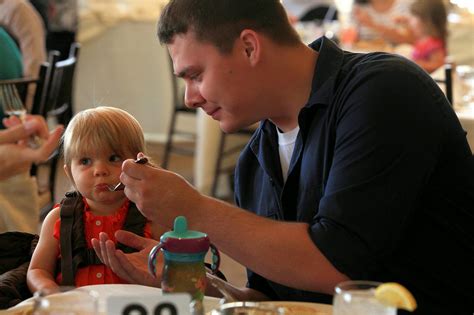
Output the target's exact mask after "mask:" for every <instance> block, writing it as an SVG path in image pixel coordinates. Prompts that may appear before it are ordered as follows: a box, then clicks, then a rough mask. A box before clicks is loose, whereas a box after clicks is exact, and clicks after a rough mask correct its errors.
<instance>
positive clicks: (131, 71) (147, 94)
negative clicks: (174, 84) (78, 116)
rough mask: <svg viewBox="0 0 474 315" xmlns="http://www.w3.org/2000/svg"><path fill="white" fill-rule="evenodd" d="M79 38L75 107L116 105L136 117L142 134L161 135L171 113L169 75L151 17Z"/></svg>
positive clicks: (154, 136) (162, 135)
mask: <svg viewBox="0 0 474 315" xmlns="http://www.w3.org/2000/svg"><path fill="white" fill-rule="evenodd" d="M81 44H82V47H81V51H80V56H79V63H78V68H77V74H76V86H75V95H74V101H75V109H76V111H80V110H83V109H86V108H90V107H95V106H98V105H107V106H114V107H119V108H122V109H124V110H126V111H128V112H130V113H131V114H132V115H133V116H135V117H136V118H137V120H138V121H139V122H140V123H141V124H142V127H143V129H144V131H145V133H146V134H147V138H148V139H157V140H162V139H164V135H165V134H166V131H167V128H168V123H169V118H170V115H171V106H172V105H171V79H170V69H169V64H168V60H167V53H168V52H167V51H166V50H165V48H164V47H162V46H161V45H160V44H159V41H158V39H157V37H156V22H155V21H154V22H151V21H150V22H131V21H123V22H119V23H117V24H116V25H114V26H112V27H110V28H107V29H106V30H105V31H104V32H102V33H100V34H99V35H98V36H95V37H93V38H92V39H89V40H87V41H85V42H82V43H81ZM186 125H189V123H186ZM191 126H192V124H191Z"/></svg>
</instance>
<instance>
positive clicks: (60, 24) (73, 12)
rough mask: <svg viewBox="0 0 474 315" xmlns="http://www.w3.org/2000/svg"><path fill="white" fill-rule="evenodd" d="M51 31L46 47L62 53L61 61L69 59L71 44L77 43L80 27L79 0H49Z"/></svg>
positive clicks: (49, 31)
mask: <svg viewBox="0 0 474 315" xmlns="http://www.w3.org/2000/svg"><path fill="white" fill-rule="evenodd" d="M48 24H49V30H48V35H47V38H46V46H47V48H48V51H49V50H57V51H59V52H60V53H61V57H60V59H61V60H63V59H67V58H68V56H69V49H70V48H71V44H72V43H74V42H75V41H76V33H77V27H78V6H77V0H49V7H48Z"/></svg>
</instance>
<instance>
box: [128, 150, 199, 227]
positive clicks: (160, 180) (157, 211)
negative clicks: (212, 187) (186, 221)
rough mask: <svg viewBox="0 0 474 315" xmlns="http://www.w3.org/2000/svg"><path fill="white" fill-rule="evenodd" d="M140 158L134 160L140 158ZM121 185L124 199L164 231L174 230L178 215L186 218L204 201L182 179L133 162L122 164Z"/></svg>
mask: <svg viewBox="0 0 474 315" xmlns="http://www.w3.org/2000/svg"><path fill="white" fill-rule="evenodd" d="M142 156H143V154H141V153H140V154H139V155H138V156H137V158H140V157H142ZM120 181H121V182H122V183H123V184H124V185H125V195H126V196H127V198H128V199H130V200H131V201H133V202H134V203H135V204H136V205H137V207H138V209H139V210H140V211H141V212H142V213H143V215H144V216H145V217H147V218H148V219H149V220H150V221H152V222H159V223H160V224H161V225H163V226H164V227H167V228H171V227H172V226H173V221H174V219H175V217H177V216H178V215H185V216H186V215H187V213H186V212H188V211H189V212H191V211H193V210H194V209H196V208H197V207H199V205H200V203H201V202H202V200H203V196H202V195H201V194H200V193H199V192H198V191H197V190H196V189H195V188H194V187H193V186H191V185H190V184H189V183H188V182H187V181H186V180H185V179H184V178H183V177H182V176H180V175H178V174H175V173H173V172H170V171H167V170H165V169H162V168H159V167H156V166H153V165H150V164H147V165H140V164H137V163H134V162H133V160H132V159H129V160H126V161H124V162H123V164H122V174H121V175H120Z"/></svg>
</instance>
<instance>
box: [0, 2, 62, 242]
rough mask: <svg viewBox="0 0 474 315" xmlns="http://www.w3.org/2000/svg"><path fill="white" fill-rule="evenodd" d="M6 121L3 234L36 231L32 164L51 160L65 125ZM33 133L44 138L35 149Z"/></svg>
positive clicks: (0, 194) (0, 180) (0, 206)
mask: <svg viewBox="0 0 474 315" xmlns="http://www.w3.org/2000/svg"><path fill="white" fill-rule="evenodd" d="M8 1H11V0H8ZM3 123H4V125H5V126H6V127H7V129H5V130H0V233H3V232H8V231H20V232H28V233H34V234H35V233H37V230H38V223H39V195H38V185H37V182H36V179H35V178H34V177H31V176H30V169H31V166H32V164H33V163H36V164H37V163H41V162H44V161H46V160H47V159H48V157H49V156H50V155H51V153H52V152H53V151H54V149H55V148H56V147H57V146H58V143H59V138H60V136H61V133H62V130H63V127H62V126H58V127H56V128H55V129H54V130H53V131H51V132H48V127H47V125H46V122H45V120H44V119H43V118H42V117H41V116H27V117H26V122H25V123H21V121H20V120H19V119H18V118H17V117H10V118H8V119H4V120H3ZM32 135H36V136H38V137H40V138H42V139H43V142H42V144H41V146H40V147H38V148H36V149H33V148H30V147H29V146H28V145H27V142H28V141H27V139H28V138H29V137H30V136H32Z"/></svg>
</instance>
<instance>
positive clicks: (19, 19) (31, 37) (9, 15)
mask: <svg viewBox="0 0 474 315" xmlns="http://www.w3.org/2000/svg"><path fill="white" fill-rule="evenodd" d="M0 6H1V10H2V11H3V12H2V13H1V14H0V24H2V25H3V26H5V27H7V28H8V31H9V33H10V34H11V35H13V36H14V37H15V39H16V40H17V41H18V44H19V46H20V50H21V55H22V58H23V76H24V77H31V78H35V77H37V76H38V74H39V69H40V66H41V64H42V63H43V62H45V61H46V34H45V27H44V24H43V21H42V19H41V16H40V15H39V13H38V12H37V11H36V9H35V8H34V7H33V5H31V4H30V3H29V1H26V0H18V1H4V2H3V3H2V4H1V5H0ZM35 88H36V87H35V85H34V84H33V85H30V86H29V87H28V95H27V100H26V102H25V103H26V106H27V108H28V109H30V107H31V105H32V103H33V98H34V91H35Z"/></svg>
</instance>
